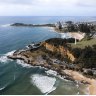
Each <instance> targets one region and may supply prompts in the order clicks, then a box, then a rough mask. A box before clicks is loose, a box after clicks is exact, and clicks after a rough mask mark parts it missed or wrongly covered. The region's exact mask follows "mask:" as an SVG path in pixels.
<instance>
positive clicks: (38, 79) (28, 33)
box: [0, 16, 96, 95]
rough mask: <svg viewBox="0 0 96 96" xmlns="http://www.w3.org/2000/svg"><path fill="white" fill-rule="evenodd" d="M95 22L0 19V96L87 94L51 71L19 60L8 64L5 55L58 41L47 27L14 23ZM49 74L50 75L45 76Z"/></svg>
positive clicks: (29, 18)
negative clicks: (30, 46)
mask: <svg viewBox="0 0 96 96" xmlns="http://www.w3.org/2000/svg"><path fill="white" fill-rule="evenodd" d="M67 20H72V21H75V22H76V21H94V20H96V17H58V16H52V17H50V16H45V17H44V16H33V17H32V16H17V17H15V16H13V17H12V16H8V17H6V16H5V17H4V16H2V17H0V95H1V94H2V95H21V94H22V95H28V94H31V95H43V94H51V95H76V94H87V92H85V91H84V89H86V86H85V85H83V84H79V85H77V84H76V83H74V82H72V81H69V80H66V79H65V80H63V79H62V78H60V77H59V76H57V75H54V74H52V73H54V72H53V71H49V70H47V69H44V68H41V67H32V66H30V65H28V64H24V62H23V61H20V60H16V61H13V60H9V59H8V58H7V55H9V54H12V53H13V52H14V51H15V50H18V49H22V48H24V47H25V46H27V45H28V44H30V43H33V42H40V41H44V40H46V39H49V38H54V37H57V38H59V37H60V34H59V33H57V32H55V31H54V30H53V29H52V28H48V27H34V28H32V27H13V26H10V24H13V23H26V24H45V23H56V22H57V21H67ZM48 72H49V73H48Z"/></svg>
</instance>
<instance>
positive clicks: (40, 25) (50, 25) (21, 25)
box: [10, 23, 55, 27]
mask: <svg viewBox="0 0 96 96" xmlns="http://www.w3.org/2000/svg"><path fill="white" fill-rule="evenodd" d="M10 26H15V27H55V24H25V23H14V24H11V25H10Z"/></svg>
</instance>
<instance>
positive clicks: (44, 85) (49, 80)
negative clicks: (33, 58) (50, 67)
mask: <svg viewBox="0 0 96 96" xmlns="http://www.w3.org/2000/svg"><path fill="white" fill-rule="evenodd" d="M31 79H32V80H31V83H32V84H34V85H35V86H36V87H37V88H38V89H39V90H40V91H41V92H42V93H44V94H48V93H50V92H52V91H54V90H55V89H56V87H54V85H55V82H56V78H55V77H48V76H44V75H39V74H34V75H32V76H31Z"/></svg>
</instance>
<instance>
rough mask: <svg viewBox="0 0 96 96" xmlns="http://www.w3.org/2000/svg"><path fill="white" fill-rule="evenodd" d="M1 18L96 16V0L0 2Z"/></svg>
mask: <svg viewBox="0 0 96 96" xmlns="http://www.w3.org/2000/svg"><path fill="white" fill-rule="evenodd" d="M0 16H96V0H0Z"/></svg>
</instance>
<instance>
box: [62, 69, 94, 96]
mask: <svg viewBox="0 0 96 96" xmlns="http://www.w3.org/2000/svg"><path fill="white" fill-rule="evenodd" d="M63 71H64V72H65V73H66V74H68V75H69V76H71V77H72V78H73V79H74V80H77V81H80V82H85V83H89V84H88V88H87V91H89V92H88V93H89V95H96V79H91V78H87V77H85V76H83V75H82V74H81V73H79V72H76V71H72V70H63Z"/></svg>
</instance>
